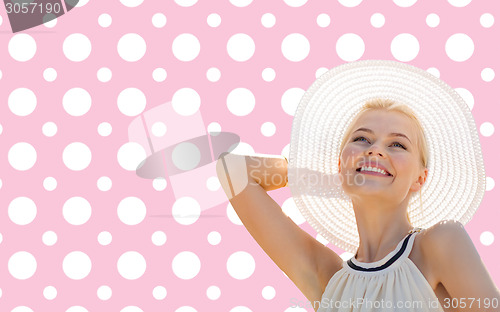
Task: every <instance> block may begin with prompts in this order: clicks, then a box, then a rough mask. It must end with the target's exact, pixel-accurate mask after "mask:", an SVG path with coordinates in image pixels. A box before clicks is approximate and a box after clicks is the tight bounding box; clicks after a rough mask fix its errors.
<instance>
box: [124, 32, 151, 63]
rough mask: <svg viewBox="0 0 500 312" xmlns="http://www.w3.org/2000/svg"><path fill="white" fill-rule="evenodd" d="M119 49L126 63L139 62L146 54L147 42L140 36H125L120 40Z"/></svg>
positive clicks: (133, 34)
mask: <svg viewBox="0 0 500 312" xmlns="http://www.w3.org/2000/svg"><path fill="white" fill-rule="evenodd" d="M117 49H118V55H120V57H121V58H122V59H123V60H124V61H127V62H137V61H138V60H140V59H142V57H143V56H144V54H146V41H144V38H142V37H141V36H140V35H138V34H135V33H129V34H125V35H123V36H122V37H121V38H120V40H118V45H117Z"/></svg>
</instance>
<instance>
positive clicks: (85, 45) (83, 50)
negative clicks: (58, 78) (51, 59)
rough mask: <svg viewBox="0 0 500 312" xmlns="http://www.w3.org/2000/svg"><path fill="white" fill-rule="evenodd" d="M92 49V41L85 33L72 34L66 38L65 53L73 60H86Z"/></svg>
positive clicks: (64, 43)
mask: <svg viewBox="0 0 500 312" xmlns="http://www.w3.org/2000/svg"><path fill="white" fill-rule="evenodd" d="M91 51H92V43H91V42H90V40H89V38H87V36H85V35H84V34H78V33H77V34H71V35H69V36H67V37H66V39H64V42H63V52H64V55H65V56H66V57H67V58H68V59H69V60H70V61H73V62H81V61H84V60H86V59H87V58H88V57H89V55H90V52H91Z"/></svg>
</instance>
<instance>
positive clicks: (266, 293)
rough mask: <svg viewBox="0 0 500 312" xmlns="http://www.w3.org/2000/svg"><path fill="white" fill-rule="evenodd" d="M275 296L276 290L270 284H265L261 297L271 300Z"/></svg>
mask: <svg viewBox="0 0 500 312" xmlns="http://www.w3.org/2000/svg"><path fill="white" fill-rule="evenodd" d="M275 296H276V290H275V289H274V287H272V286H266V287H264V288H263V289H262V297H263V298H264V299H266V300H271V299H273V298H274V297H275Z"/></svg>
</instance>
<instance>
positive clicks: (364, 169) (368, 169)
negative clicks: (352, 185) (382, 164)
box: [359, 166, 388, 175]
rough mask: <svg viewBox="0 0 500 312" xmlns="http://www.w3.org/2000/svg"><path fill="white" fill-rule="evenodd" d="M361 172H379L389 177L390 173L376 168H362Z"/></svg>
mask: <svg viewBox="0 0 500 312" xmlns="http://www.w3.org/2000/svg"><path fill="white" fill-rule="evenodd" d="M359 171H375V172H379V173H381V174H385V175H388V173H387V172H386V171H384V170H382V169H379V168H374V167H365V166H363V167H361V170H359Z"/></svg>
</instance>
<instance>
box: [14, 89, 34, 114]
mask: <svg viewBox="0 0 500 312" xmlns="http://www.w3.org/2000/svg"><path fill="white" fill-rule="evenodd" d="M8 103H9V109H10V111H11V112H12V113H13V114H14V115H17V116H28V115H29V114H31V113H33V111H34V110H35V108H36V104H37V99H36V95H35V93H34V92H33V91H31V90H30V89H28V88H17V89H15V90H14V91H12V92H11V93H10V94H9V99H8Z"/></svg>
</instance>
